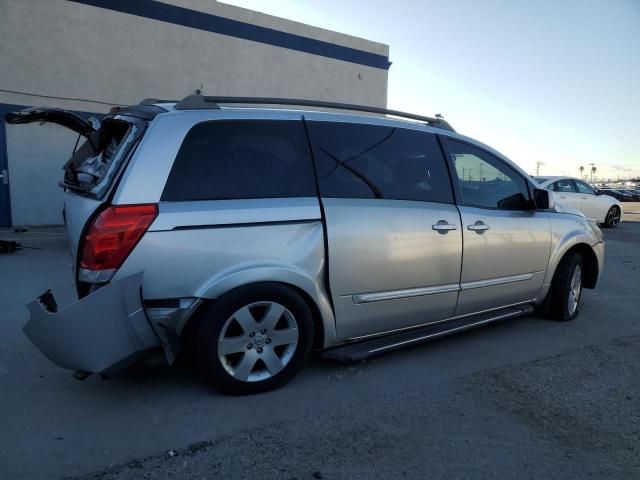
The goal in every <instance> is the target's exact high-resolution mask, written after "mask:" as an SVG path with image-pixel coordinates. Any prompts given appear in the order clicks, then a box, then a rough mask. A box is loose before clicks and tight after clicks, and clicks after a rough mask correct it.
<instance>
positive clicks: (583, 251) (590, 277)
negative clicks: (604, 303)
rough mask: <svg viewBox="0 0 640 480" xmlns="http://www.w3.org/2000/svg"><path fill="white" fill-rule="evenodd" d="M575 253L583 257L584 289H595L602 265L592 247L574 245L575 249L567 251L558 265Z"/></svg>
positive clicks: (583, 244)
mask: <svg viewBox="0 0 640 480" xmlns="http://www.w3.org/2000/svg"><path fill="white" fill-rule="evenodd" d="M573 252H575V253H578V254H580V256H581V257H582V268H583V275H582V285H583V287H585V288H595V286H596V284H597V283H598V276H599V271H600V265H599V262H598V257H597V256H596V254H595V252H594V251H593V248H591V246H590V245H588V244H586V243H578V244H576V245H574V246H573V247H571V248H570V249H569V250H567V251H566V252H565V253H564V255H563V256H562V258H561V259H560V262H558V265H560V263H561V262H562V260H563V259H564V258H565V257H566V256H567V255H569V254H570V253H573ZM557 268H558V266H556V269H557Z"/></svg>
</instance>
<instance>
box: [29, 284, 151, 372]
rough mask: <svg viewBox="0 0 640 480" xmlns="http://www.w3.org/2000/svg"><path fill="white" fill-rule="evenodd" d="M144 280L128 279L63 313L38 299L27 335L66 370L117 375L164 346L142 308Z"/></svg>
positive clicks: (31, 315) (33, 307) (86, 298)
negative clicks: (138, 359) (54, 310)
mask: <svg viewBox="0 0 640 480" xmlns="http://www.w3.org/2000/svg"><path fill="white" fill-rule="evenodd" d="M142 277H143V274H142V273H141V272H138V273H135V274H133V275H128V276H125V277H122V278H121V279H120V280H118V281H114V282H112V283H110V284H108V285H106V286H105V287H103V288H101V289H99V290H97V291H96V292H94V293H92V294H90V295H88V296H87V297H85V298H83V299H82V300H79V301H77V302H75V303H73V304H72V305H70V306H68V307H66V308H63V309H61V310H60V311H57V312H51V311H49V310H47V308H46V307H45V306H44V305H43V304H42V303H41V302H40V301H38V300H34V301H33V302H31V303H30V304H29V305H28V306H27V308H28V309H29V312H30V319H29V321H28V322H27V323H26V325H25V326H24V329H23V330H24V333H25V334H26V335H27V337H29V340H31V342H32V343H33V344H34V345H35V346H36V347H38V349H39V350H40V351H41V352H42V353H44V354H45V355H46V356H47V357H48V358H49V359H50V360H51V361H52V362H53V363H55V364H56V365H58V366H60V367H62V368H67V369H70V370H76V371H81V372H90V373H101V374H104V375H109V374H113V373H115V372H117V371H118V370H120V369H122V368H124V367H125V366H127V365H129V364H130V363H132V362H133V361H135V360H136V359H137V358H139V357H140V356H141V355H143V354H144V353H146V352H147V351H149V350H150V349H153V348H155V347H158V346H160V341H159V339H158V337H157V335H156V334H155V333H154V331H153V328H152V327H151V324H150V323H149V320H148V319H147V317H146V315H145V312H144V309H143V307H142V297H141V291H140V289H141V284H142Z"/></svg>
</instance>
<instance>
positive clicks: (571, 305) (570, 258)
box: [547, 252, 583, 321]
mask: <svg viewBox="0 0 640 480" xmlns="http://www.w3.org/2000/svg"><path fill="white" fill-rule="evenodd" d="M582 272H583V265H582V257H581V256H580V254H579V253H577V252H570V253H568V254H567V255H566V256H565V257H564V258H563V259H562V260H561V262H560V265H558V268H557V270H556V273H555V275H554V276H553V281H552V282H551V290H550V291H549V297H548V310H547V311H548V314H549V316H550V317H551V318H553V319H555V320H560V321H569V320H573V319H574V318H576V316H577V315H578V308H579V306H580V298H581V296H582Z"/></svg>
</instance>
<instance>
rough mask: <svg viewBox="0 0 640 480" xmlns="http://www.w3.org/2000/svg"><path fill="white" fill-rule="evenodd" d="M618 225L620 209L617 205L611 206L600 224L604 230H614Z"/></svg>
mask: <svg viewBox="0 0 640 480" xmlns="http://www.w3.org/2000/svg"><path fill="white" fill-rule="evenodd" d="M619 223H620V207H618V206H617V205H614V206H612V207H611V208H610V209H609V211H608V212H607V216H606V217H604V223H603V224H602V225H603V226H604V227H606V228H616V227H617V226H618V224H619Z"/></svg>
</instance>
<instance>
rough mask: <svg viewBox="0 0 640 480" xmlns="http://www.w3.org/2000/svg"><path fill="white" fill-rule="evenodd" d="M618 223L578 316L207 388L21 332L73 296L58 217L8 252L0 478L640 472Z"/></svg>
mask: <svg viewBox="0 0 640 480" xmlns="http://www.w3.org/2000/svg"><path fill="white" fill-rule="evenodd" d="M624 207H625V214H626V218H625V222H624V223H623V224H621V225H620V227H619V228H616V229H614V230H605V231H604V232H605V239H606V242H607V251H606V264H605V269H604V273H603V276H602V278H601V280H600V284H599V286H598V288H597V289H596V290H594V291H591V290H587V291H585V294H584V296H583V299H582V304H581V313H580V316H579V318H578V319H577V320H576V321H575V322H569V323H557V322H551V321H547V320H543V319H541V318H537V317H534V316H530V317H525V318H521V319H518V320H514V321H511V322H505V323H500V324H496V325H493V326H490V327H487V328H483V329H479V330H475V331H472V332H468V333H465V334H461V335H457V336H452V337H448V338H445V339H442V340H439V341H436V342H432V343H429V344H423V345H421V346H417V347H414V348H411V349H407V350H403V351H399V352H396V353H392V354H388V355H386V356H381V357H378V358H375V359H372V360H369V361H366V362H363V363H360V364H356V365H352V366H343V365H339V364H335V363H331V362H328V361H322V360H319V359H315V360H313V361H312V362H311V364H310V365H309V366H308V367H307V368H306V369H304V370H303V371H302V373H301V374H300V375H299V376H298V377H296V379H294V381H293V382H292V383H291V384H289V385H288V386H287V387H285V388H283V389H280V390H277V391H274V392H271V393H267V394H263V395H258V396H251V397H223V396H220V395H217V394H215V393H212V392H211V391H210V390H209V389H208V388H207V386H206V385H204V384H203V383H202V382H201V381H200V379H199V377H198V376H197V375H196V374H195V373H193V372H192V371H191V370H189V369H188V368H186V367H183V366H177V367H150V366H144V367H143V366H137V367H135V368H133V369H131V370H130V371H128V372H126V373H125V374H122V375H120V376H118V377H116V378H113V379H111V380H108V381H103V380H101V379H100V378H98V377H95V376H94V377H90V378H89V379H88V380H86V381H84V382H79V381H77V380H75V379H74V378H73V377H72V376H71V373H70V372H68V371H65V370H62V369H60V368H58V367H56V366H55V365H53V364H52V363H50V362H49V360H47V359H46V358H45V357H44V356H43V355H42V354H40V352H38V351H37V350H36V349H35V347H33V346H32V345H31V344H30V343H29V342H28V340H27V339H26V337H25V336H24V335H23V333H22V331H21V328H22V325H23V324H24V323H25V321H26V320H27V315H28V314H27V310H26V308H25V307H24V305H25V304H26V303H28V302H29V301H31V300H32V299H33V298H35V297H36V296H37V295H39V294H41V293H42V292H43V291H44V290H46V289H47V288H52V289H53V290H54V291H55V292H56V296H57V297H58V299H59V302H60V304H64V303H65V301H70V300H71V299H72V298H73V295H74V290H73V285H72V277H71V273H70V270H69V258H68V251H67V244H66V238H65V234H64V231H63V230H62V229H42V230H33V231H29V232H26V233H21V234H15V233H13V232H12V231H8V230H5V231H0V238H12V239H17V240H19V241H20V242H21V243H22V244H23V245H24V246H28V247H35V249H25V250H22V251H19V252H16V253H14V254H11V255H2V256H0V338H1V340H0V411H1V412H2V413H1V414H0V425H1V428H0V478H3V479H20V478H53V479H59V478H66V477H81V478H101V479H112V478H113V479H116V478H117V479H133V478H176V477H178V476H179V478H194V479H195V478H198V479H203V478H221V479H229V478H284V479H291V478H297V479H307V478H309V479H313V478H327V479H331V478H354V479H356V478H357V479H360V478H362V479H369V478H447V479H449V478H497V477H502V478H520V479H522V478H544V477H553V478H585V477H587V476H593V477H594V478H604V477H606V478H625V479H628V478H632V477H635V476H637V475H638V472H639V471H640V355H638V352H639V351H640V310H639V308H638V299H639V294H638V289H639V287H640V203H627V204H624Z"/></svg>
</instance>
